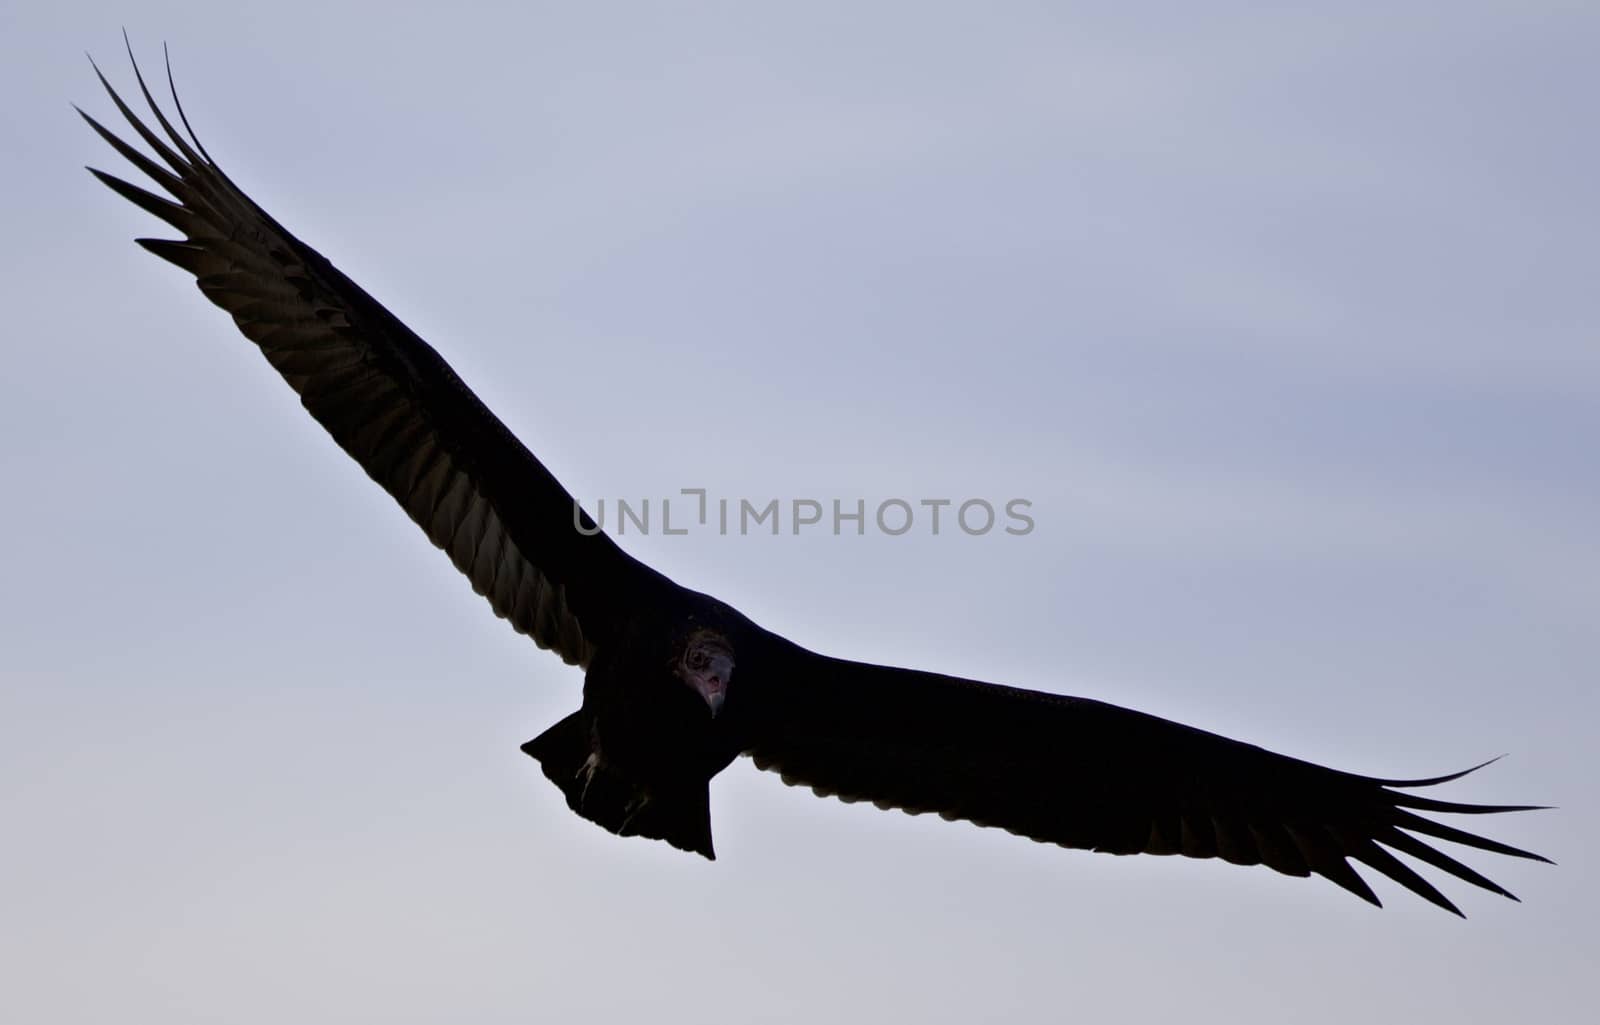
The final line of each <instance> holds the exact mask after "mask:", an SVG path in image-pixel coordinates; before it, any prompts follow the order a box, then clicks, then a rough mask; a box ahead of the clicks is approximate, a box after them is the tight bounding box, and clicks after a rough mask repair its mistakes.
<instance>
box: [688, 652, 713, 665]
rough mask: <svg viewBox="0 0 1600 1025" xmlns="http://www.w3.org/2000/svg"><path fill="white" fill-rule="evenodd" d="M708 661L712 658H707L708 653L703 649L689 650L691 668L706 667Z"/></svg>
mask: <svg viewBox="0 0 1600 1025" xmlns="http://www.w3.org/2000/svg"><path fill="white" fill-rule="evenodd" d="M708 661H710V660H709V659H707V658H706V653H705V652H703V651H691V652H689V658H688V663H689V668H690V669H704V668H705V667H706V663H707V662H708Z"/></svg>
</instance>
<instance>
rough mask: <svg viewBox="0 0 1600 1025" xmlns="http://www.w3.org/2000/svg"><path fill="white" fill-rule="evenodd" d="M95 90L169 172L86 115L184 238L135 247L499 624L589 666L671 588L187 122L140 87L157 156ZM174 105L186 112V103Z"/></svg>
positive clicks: (142, 196)
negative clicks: (204, 306)
mask: <svg viewBox="0 0 1600 1025" xmlns="http://www.w3.org/2000/svg"><path fill="white" fill-rule="evenodd" d="M129 57H130V59H131V58H132V53H131V51H130V53H129ZM134 73H135V75H138V66H137V65H135V67H134ZM95 74H97V75H100V70H99V68H96V69H95ZM100 82H101V84H102V85H104V86H105V88H106V91H107V92H108V93H110V95H111V100H112V102H113V103H115V104H116V106H117V109H118V110H119V111H121V112H122V115H123V117H125V118H127V120H128V123H129V124H130V125H132V126H133V129H134V131H135V132H137V133H138V135H139V137H140V138H142V139H143V140H144V141H145V143H146V144H147V145H148V146H149V147H150V149H151V150H153V151H154V152H155V154H156V156H157V157H158V158H159V159H160V162H159V163H158V162H157V161H156V160H152V159H150V158H149V157H147V156H146V155H145V154H143V153H141V152H140V151H139V150H138V149H136V148H134V147H133V146H131V145H129V144H128V143H126V142H124V141H123V140H121V139H119V138H117V136H115V135H114V134H112V133H111V132H110V131H108V130H106V129H105V128H104V127H102V126H101V125H100V124H99V123H98V122H97V121H95V120H94V119H93V118H91V117H89V115H87V114H84V113H83V112H82V111H81V110H80V111H79V113H80V114H82V116H83V118H84V120H85V121H87V122H88V123H89V125H90V127H92V128H93V129H94V130H95V131H96V132H97V133H99V135H100V136H101V138H103V139H105V141H106V142H108V143H110V144H111V146H112V148H114V149H115V150H116V151H117V152H118V153H120V154H122V156H124V157H126V158H127V160H128V161H129V162H130V163H131V164H133V165H134V166H135V167H136V168H138V169H139V170H140V171H142V172H144V174H145V175H147V176H148V177H149V178H150V179H151V180H152V181H154V182H155V184H156V185H158V186H159V187H160V188H161V189H163V190H164V191H165V192H167V193H168V195H170V196H171V199H168V198H166V197H163V196H159V195H156V194H154V193H151V192H147V191H145V190H143V189H141V188H138V187H136V186H134V185H131V184H129V183H128V182H125V181H123V180H121V179H119V178H115V177H113V176H111V175H109V174H106V173H104V172H102V171H97V170H94V169H93V168H90V171H91V173H93V174H94V176H95V177H96V178H98V179H100V180H101V181H102V182H104V183H105V184H106V185H108V186H110V187H111V189H112V190H113V191H115V192H116V193H118V194H119V195H121V196H123V197H125V198H127V199H128V200H130V201H132V202H133V203H135V204H136V205H138V206H139V207H142V208H143V209H145V210H147V211H149V212H150V213H152V214H154V215H156V216H157V217H159V218H161V219H162V220H163V221H166V222H167V223H168V224H170V225H172V226H173V227H174V228H176V229H178V230H179V231H180V232H182V233H183V236H184V237H183V239H182V241H168V240H161V239H144V238H142V239H138V240H137V241H138V243H139V244H140V245H142V246H143V247H144V248H146V249H148V250H149V251H150V252H152V253H154V254H156V255H157V256H159V257H161V258H163V259H165V260H168V261H170V262H172V263H174V264H177V265H178V266H179V267H181V268H183V269H184V270H186V271H189V272H190V273H191V274H193V275H194V276H195V278H196V279H197V284H198V285H199V286H200V291H201V292H202V293H204V294H205V296H206V298H207V299H210V300H211V301H212V302H213V303H215V304H216V305H218V306H220V307H222V308H223V309H224V310H226V311H227V312H228V313H229V314H230V315H232V317H233V319H234V323H236V324H237V325H238V326H239V330H240V331H242V332H243V333H244V335H245V337H246V338H248V339H250V340H251V341H252V342H254V343H255V344H256V345H257V346H258V347H259V348H260V349H261V352H262V354H263V355H264V356H266V357H267V360H268V362H270V363H271V364H272V365H273V367H274V368H276V369H277V371H278V372H279V373H280V374H282V375H283V377H284V380H286V381H288V382H289V385H290V386H291V387H292V388H294V390H295V391H296V392H298V393H299V395H300V401H301V403H302V404H303V405H304V406H305V407H306V409H307V410H308V411H309V412H310V413H311V415H312V416H313V417H315V418H316V419H317V421H318V422H319V423H321V424H322V426H323V427H325V428H327V430H328V433H329V434H331V435H333V438H334V440H335V441H337V442H338V443H339V445H340V446H341V447H343V448H344V450H345V451H346V452H348V453H349V454H350V455H351V456H352V457H353V458H354V459H355V460H356V462H358V463H360V464H361V466H362V468H363V469H365V470H366V471H367V473H368V474H369V475H370V476H371V477H372V478H373V479H374V480H376V481H377V482H378V483H379V484H381V485H383V487H384V490H386V491H388V492H389V494H391V495H393V496H394V498H395V500H396V501H398V502H399V503H400V505H401V507H402V508H404V509H405V511H406V513H407V514H408V515H409V516H410V517H411V518H412V519H413V520H415V521H416V523H417V525H418V526H420V527H422V529H423V530H424V531H425V532H426V533H427V535H428V539H429V540H430V541H432V542H433V543H434V544H435V545H437V546H438V547H440V548H442V549H444V550H445V551H446V552H447V553H449V555H450V559H451V561H452V562H454V563H455V565H456V568H457V569H459V570H461V572H462V573H464V574H466V576H467V578H468V579H469V580H470V581H471V582H472V587H473V589H474V590H476V591H477V592H478V593H479V594H481V595H483V596H484V597H486V598H488V599H489V603H490V604H491V605H492V606H493V607H494V611H495V612H496V614H498V615H500V616H503V617H505V618H506V619H507V620H509V621H510V623H511V625H512V626H513V627H515V628H516V629H517V630H518V631H519V632H521V633H525V634H527V635H528V636H530V637H532V638H533V640H534V641H535V642H536V643H537V644H538V645H539V646H540V647H543V648H550V649H553V650H554V651H556V652H557V653H558V654H560V656H561V657H562V658H563V659H565V660H566V661H567V662H570V663H576V664H580V665H587V664H588V661H589V659H590V657H591V655H592V654H593V651H594V648H595V646H596V644H597V643H599V642H601V641H602V640H603V639H604V638H605V636H606V635H607V634H608V633H609V632H610V631H611V629H613V627H614V625H615V624H617V623H618V622H620V621H621V620H622V619H623V617H624V616H625V610H626V608H627V607H628V606H629V605H630V604H631V603H632V601H634V600H635V599H636V598H637V596H638V594H639V592H640V590H641V589H643V588H647V587H652V586H658V585H660V584H662V583H664V582H665V578H662V577H660V576H659V574H656V573H655V572H654V571H653V570H650V569H649V568H648V567H645V566H644V565H643V564H641V563H639V562H637V561H635V560H634V559H632V558H631V557H629V556H628V555H627V554H626V553H624V552H623V551H621V549H619V548H617V546H616V545H615V544H614V543H613V542H612V541H611V539H610V538H608V537H606V536H605V535H604V534H601V533H599V532H598V531H596V530H595V528H594V523H593V521H592V520H590V519H589V518H588V516H587V515H585V514H582V513H580V512H578V511H577V509H576V506H575V505H574V503H573V500H572V497H571V496H570V495H569V494H568V493H567V492H566V490H565V489H563V488H562V486H561V484H560V483H559V482H558V481H557V480H556V479H555V477H553V476H552V475H551V474H550V472H549V471H548V470H546V469H545V468H544V466H543V465H542V464H540V462H539V460H538V459H536V458H534V456H533V454H532V453H530V452H529V451H528V450H527V449H526V448H524V447H523V445H522V444H521V442H519V441H518V440H517V439H516V438H515V437H514V436H513V435H512V434H511V432H510V431H509V430H507V428H506V426H505V425H504V424H502V423H501V422H500V421H499V420H498V419H496V418H495V416H494V414H493V413H491V412H489V410H488V409H487V408H485V407H484V405H483V403H482V402H480V401H479V400H478V398H477V396H475V395H473V394H472V392H471V391H470V390H468V388H467V386H466V385H464V384H463V383H462V382H461V379H460V378H458V377H457V376H456V375H455V373H454V371H452V370H451V369H450V367H449V366H448V365H447V364H446V363H445V361H444V360H443V359H441V358H440V356H439V354H438V353H437V352H435V351H434V350H433V348H432V347H430V346H429V345H428V344H427V343H426V342H424V341H423V340H422V339H421V338H419V337H417V336H416V335H415V334H414V333H413V332H412V331H411V330H410V329H409V328H407V327H406V326H405V325H404V324H402V323H401V322H400V321H399V320H398V319H397V318H396V317H395V316H394V315H393V314H391V313H389V311H388V310H386V309H384V308H383V307H382V306H381V305H379V304H378V302H377V301H376V300H375V299H373V298H372V297H371V296H370V295H368V294H367V293H366V292H365V291H363V290H362V289H361V287H360V286H358V285H357V284H356V283H355V282H353V281H351V280H350V279H349V278H347V277H345V276H344V274H342V273H341V272H340V271H339V270H338V268H336V267H334V266H333V265H332V264H331V263H329V262H328V261H327V260H326V259H324V258H323V257H322V256H321V255H320V254H319V253H317V251H316V250H314V249H312V248H311V247H310V246H308V245H306V244H305V243H304V242H301V241H300V240H299V239H297V238H295V237H294V236H293V235H292V234H290V233H289V232H288V231H287V230H286V229H284V227H283V226H282V225H280V224H278V222H277V221H275V220H273V219H272V218H271V217H270V216H268V215H267V213H266V212H265V211H263V210H262V209H261V208H260V207H258V206H257V205H256V204H255V203H253V202H252V201H251V200H250V198H249V197H248V196H246V195H245V194H244V193H243V192H242V191H241V190H240V189H239V188H238V186H236V185H234V183H233V182H232V181H231V180H230V179H229V178H228V176H227V175H225V174H223V172H222V170H221V168H219V167H218V166H217V165H216V163H215V162H214V161H213V160H212V159H211V156H210V154H208V153H206V151H205V148H204V147H203V146H201V145H200V143H199V140H198V139H195V137H194V134H193V131H192V130H189V124H188V119H187V118H185V117H184V116H183V109H182V107H181V106H178V107H177V112H178V116H179V118H180V120H182V122H183V126H184V128H185V129H186V130H189V135H188V138H187V140H186V139H185V138H184V136H183V135H181V134H180V133H178V132H177V131H176V130H175V129H174V128H173V126H172V124H171V123H170V122H169V121H168V120H167V118H166V117H165V116H164V115H163V113H162V111H161V110H160V108H159V107H158V106H157V105H156V103H155V100H154V99H153V98H152V97H151V95H150V91H149V89H147V88H146V87H145V83H144V79H143V77H142V76H139V88H140V90H141V92H143V94H144V98H145V101H146V102H147V103H148V104H149V106H150V110H151V113H152V114H154V115H155V119H156V121H157V122H158V123H159V125H160V127H161V129H162V130H163V131H164V132H165V134H166V139H165V140H163V139H162V138H161V137H159V136H158V135H157V134H156V133H155V132H154V131H152V130H151V129H150V128H149V127H148V126H146V125H145V124H144V123H143V122H141V121H140V120H139V118H138V117H137V116H136V115H135V114H134V113H133V111H131V110H130V109H129V108H128V106H127V104H125V103H124V102H123V101H122V99H121V97H119V96H118V95H117V93H116V91H115V90H113V89H112V88H111V85H110V83H108V82H106V79H105V76H104V75H100ZM168 83H169V85H170V83H171V71H170V68H169V70H168ZM172 98H173V102H174V104H177V92H176V90H174V91H173V94H172ZM575 521H576V522H575ZM579 525H581V526H582V528H583V529H582V530H580V529H578V528H579Z"/></svg>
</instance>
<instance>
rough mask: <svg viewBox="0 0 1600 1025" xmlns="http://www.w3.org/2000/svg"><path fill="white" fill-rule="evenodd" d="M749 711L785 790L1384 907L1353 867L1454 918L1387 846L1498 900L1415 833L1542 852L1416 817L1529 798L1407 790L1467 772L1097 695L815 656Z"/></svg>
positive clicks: (799, 659) (1516, 853)
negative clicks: (1401, 773)
mask: <svg viewBox="0 0 1600 1025" xmlns="http://www.w3.org/2000/svg"><path fill="white" fill-rule="evenodd" d="M752 704H753V706H754V707H753V708H751V709H750V711H749V715H750V723H751V726H750V728H751V738H752V740H751V743H750V744H749V745H748V747H747V752H746V753H748V754H750V755H751V756H753V758H754V760H755V763H756V765H757V766H758V767H759V768H763V769H771V770H773V771H776V772H779V773H781V774H782V776H783V780H784V782H786V783H790V784H796V785H803V786H809V787H811V788H812V789H813V790H814V791H815V792H816V793H817V794H819V795H822V796H835V797H839V798H841V799H843V800H845V801H871V802H873V803H874V804H876V805H877V806H878V807H880V808H900V809H902V810H905V811H908V812H912V813H919V812H937V813H938V814H939V815H941V816H943V817H944V818H946V819H966V820H968V821H970V822H975V823H977V824H978V825H981V826H999V827H1001V828H1003V829H1007V830H1010V831H1011V832H1013V833H1018V834H1021V835H1022V836H1026V837H1031V838H1032V839H1034V840H1040V841H1045V842H1048V843H1055V844H1060V845H1061V846H1063V847H1079V848H1084V849H1087V850H1095V851H1105V852H1108V853H1111V854H1183V855H1187V856H1189V857H1192V858H1222V859H1223V860H1225V861H1230V862H1233V863H1234V864H1237V865H1266V866H1268V867H1269V868H1274V869H1277V870H1278V871H1279V872H1284V873H1287V874H1289V875H1295V876H1305V875H1310V874H1312V873H1316V874H1317V875H1321V876H1324V877H1326V878H1328V879H1330V880H1332V881H1333V882H1335V883H1337V884H1339V885H1340V886H1342V887H1344V888H1345V889H1347V890H1349V891H1350V892H1352V893H1354V894H1356V895H1357V896H1359V897H1361V898H1363V899H1364V900H1368V901H1371V902H1372V903H1373V904H1377V903H1379V902H1378V898H1377V897H1376V896H1375V895H1374V894H1373V892H1372V890H1371V889H1370V888H1369V887H1368V886H1367V884H1366V882H1365V881H1364V880H1363V879H1362V878H1361V876H1360V875H1358V874H1357V872H1356V871H1355V869H1354V868H1353V867H1352V866H1351V865H1350V861H1349V859H1354V860H1355V861H1358V862H1361V863H1362V864H1365V865H1367V866H1369V867H1371V868H1373V869H1376V870H1377V871H1379V872H1381V873H1383V874H1384V875H1386V876H1388V877H1389V878H1391V879H1393V880H1394V881H1396V882H1398V883H1400V884H1401V885H1402V886H1405V887H1406V888H1407V889H1410V890H1412V891H1413V892H1415V893H1417V894H1420V895H1421V896H1423V897H1425V898H1426V899H1428V900H1430V901H1432V902H1433V903H1435V904H1437V905H1439V906H1440V907H1442V908H1445V909H1446V910H1449V911H1453V912H1455V913H1456V914H1458V915H1459V914H1461V912H1460V910H1459V909H1457V908H1456V906H1455V905H1454V904H1452V903H1451V902H1450V901H1449V900H1448V899H1447V898H1445V896H1444V895H1443V894H1441V893H1440V892H1439V891H1438V890H1437V889H1435V888H1434V887H1433V885H1432V884H1430V883H1429V882H1428V881H1427V880H1425V879H1423V878H1422V877H1421V876H1420V875H1418V874H1417V873H1416V872H1415V871H1414V870H1413V869H1412V868H1411V867H1410V866H1408V865H1407V864H1406V863H1404V862H1402V861H1401V860H1400V859H1399V858H1396V857H1395V856H1394V853H1392V852H1399V853H1401V854H1405V855H1409V856H1410V857H1413V858H1416V859H1417V860H1418V861H1421V862H1424V863H1426V864H1428V865H1431V866H1433V867H1434V868H1437V869H1441V870H1443V871H1445V872H1447V873H1449V874H1450V875H1453V876H1455V877H1457V878H1458V879H1463V880H1465V881H1467V882H1469V883H1473V884H1475V885H1477V886H1481V887H1483V888H1484V889H1486V890H1492V891H1493V892H1495V893H1499V894H1502V895H1504V896H1506V897H1512V895H1511V894H1510V893H1509V892H1507V891H1506V890H1505V889H1503V888H1502V887H1500V886H1498V885H1497V884H1495V883H1493V882H1491V881H1490V880H1488V879H1487V878H1485V877H1484V876H1482V875H1480V874H1479V873H1477V872H1475V871H1474V870H1472V869H1471V868H1468V867H1467V866H1466V865H1463V864H1461V863H1460V862H1459V861H1456V860H1455V859H1454V858H1452V857H1450V856H1448V855H1446V854H1444V853H1442V852H1441V851H1439V850H1436V849H1435V848H1434V847H1432V846H1430V845H1429V843H1428V842H1426V840H1425V839H1422V838H1432V839H1435V840H1448V841H1451V842H1453V843H1457V844H1464V845H1466V846H1468V847H1475V848H1478V849H1479V850H1484V851H1493V852H1495V853H1497V854H1506V855H1510V856H1512V857H1517V858H1531V859H1534V860H1536V861H1544V860H1546V859H1544V858H1541V857H1540V856H1539V855H1537V854H1531V853H1529V852H1527V851H1523V850H1518V849H1517V848H1515V847H1510V846H1507V845H1506V844H1503V843H1499V842H1497V841H1494V840H1489V839H1485V838H1484V837H1480V836H1476V835H1474V834H1472V833H1468V832H1465V831H1463V830H1460V829H1456V828H1453V827H1451V826H1447V825H1444V824H1442V823H1439V822H1435V821H1433V820H1431V819H1429V818H1425V817H1423V816H1422V815H1420V814H1418V812H1451V813H1461V814H1482V813H1487V812H1503V811H1525V810H1529V808H1530V807H1532V806H1520V805H1519V806H1491V805H1471V804H1457V803H1454V802H1449V801H1439V800H1434V799H1432V798H1428V797H1421V796H1417V795H1413V794H1408V793H1404V792H1403V791H1404V790H1406V789H1408V788H1416V787H1426V786H1432V785H1434V784H1437V783H1445V782H1448V781H1450V780H1453V779H1457V778H1459V777H1460V776H1463V775H1465V774H1466V773H1455V774H1454V775H1450V776H1441V777H1438V778H1436V779H1418V780H1385V779H1373V778H1369V777H1366V776H1356V775H1352V774H1350V773H1345V772H1337V771H1335V770H1333V769H1326V768H1323V767H1322V766H1320V765H1313V764H1311V763H1310V762H1303V761H1300V760H1299V759H1296V758H1289V757H1287V756H1285V755H1280V754H1274V753H1273V752H1271V751H1266V750H1263V749H1262V748H1259V747H1255V746H1253V745H1250V744H1243V743H1240V742H1238V741H1235V740H1229V739H1227V738H1225V737H1219V736H1217V735H1216V734H1213V733H1207V732H1205V731H1203V730H1197V729H1193V728H1191V727H1188V726H1183V725H1180V724H1178V723H1174V722H1169V721H1167V720H1165V719H1158V718H1156V717H1155V716H1151V715H1145V714H1143V713H1141V712H1134V711H1131V710H1129V709H1125V708H1118V707H1116V706H1115V705H1108V704H1104V703H1102V702H1099V701H1091V700H1087V699H1083V698H1072V697H1063V696H1058V695H1054V694H1043V693H1039V692H1037V691H1028V690H1018V689H1016V688H1013V687H1000V686H995V685H993V684H986V683H977V682H974V681H971V680H961V679H956V678H954V677H948V676H938V675H935V674H932V673H923V672H916V671H913V670H909V669H894V668H889V667H886V666H875V665H866V664H862V663H856V662H845V661H841V660H838V659H831V658H825V657H822V656H817V655H812V654H810V653H803V654H798V655H797V656H796V664H795V666H794V671H792V672H788V673H785V674H783V676H782V677H781V678H779V679H776V680H775V681H774V682H773V683H772V684H771V685H770V686H764V687H763V688H762V691H761V693H760V696H759V697H758V698H756V699H755V700H754V701H753V702H752ZM1467 771H1468V772H1470V771H1472V770H1470V769H1469V770H1467ZM1419 836H1420V837H1421V838H1419ZM1512 899H1513V900H1515V899H1516V898H1515V897H1512Z"/></svg>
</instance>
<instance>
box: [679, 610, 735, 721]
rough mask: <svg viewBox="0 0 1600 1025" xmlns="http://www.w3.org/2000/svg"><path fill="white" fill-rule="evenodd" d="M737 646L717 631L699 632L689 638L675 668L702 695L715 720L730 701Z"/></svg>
mask: <svg viewBox="0 0 1600 1025" xmlns="http://www.w3.org/2000/svg"><path fill="white" fill-rule="evenodd" d="M733 665H734V662H733V645H732V644H730V643H729V642H728V639H727V638H726V637H724V636H723V635H722V634H720V633H718V632H717V631H715V630H707V629H699V630H696V631H694V632H693V633H691V634H690V635H689V638H688V640H687V641H685V642H684V645H683V653H682V654H681V655H679V656H678V659H677V665H676V666H674V667H673V671H674V673H676V675H677V677H678V679H680V680H682V681H683V682H684V683H685V684H687V685H688V687H689V689H690V690H692V691H694V692H695V693H696V694H698V695H700V699H701V700H702V701H704V702H705V703H706V707H707V708H709V709H711V715H712V717H713V718H715V717H716V714H717V713H718V712H719V711H721V710H722V703H723V702H724V701H726V700H727V698H728V681H729V680H731V679H732V677H733Z"/></svg>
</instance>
